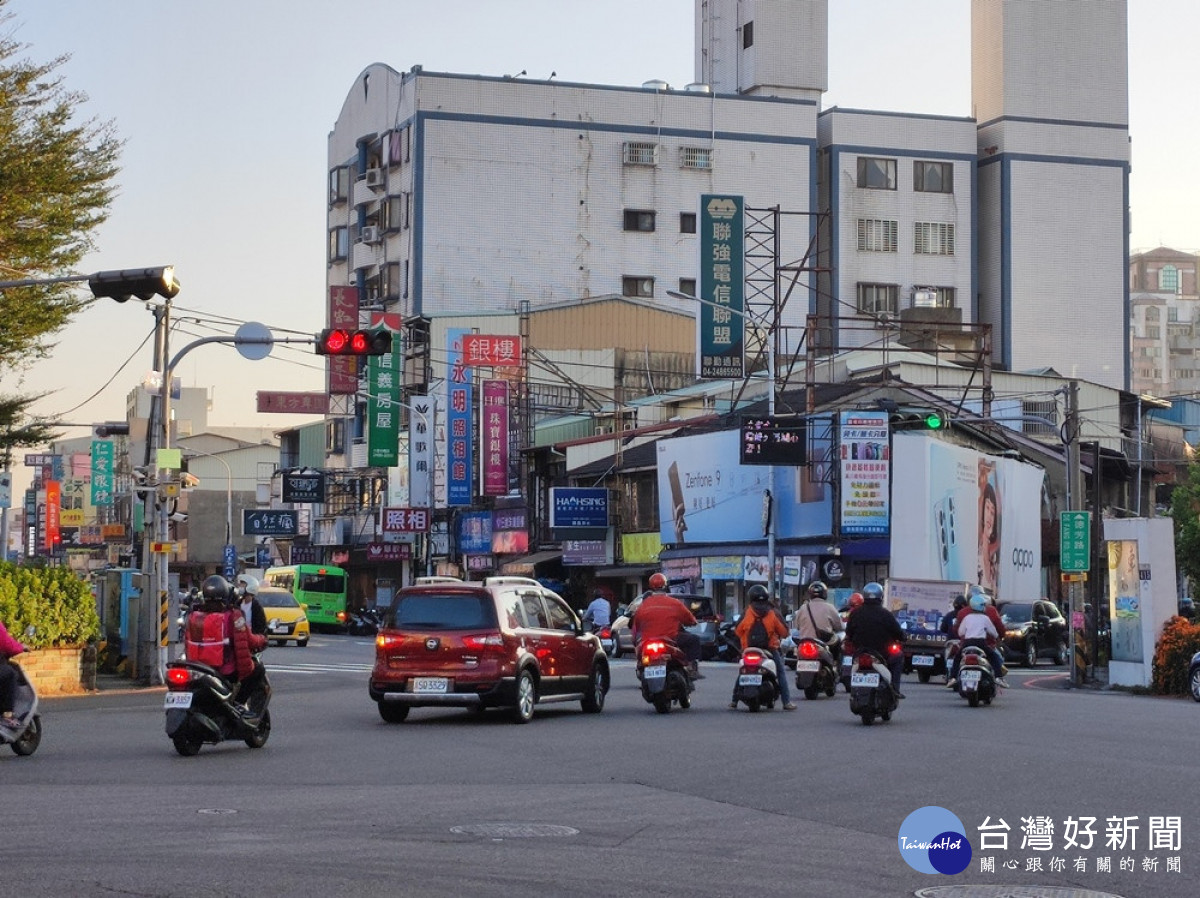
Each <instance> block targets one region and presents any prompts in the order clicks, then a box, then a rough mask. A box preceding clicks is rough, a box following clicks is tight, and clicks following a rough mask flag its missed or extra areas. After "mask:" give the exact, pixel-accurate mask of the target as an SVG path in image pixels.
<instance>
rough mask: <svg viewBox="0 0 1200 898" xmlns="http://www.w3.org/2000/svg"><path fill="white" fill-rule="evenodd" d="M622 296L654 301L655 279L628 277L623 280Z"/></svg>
mask: <svg viewBox="0 0 1200 898" xmlns="http://www.w3.org/2000/svg"><path fill="white" fill-rule="evenodd" d="M621 295H622V296H637V297H640V298H642V299H652V298H653V297H654V278H648V277H630V276H628V275H626V276H625V277H623V278H621Z"/></svg>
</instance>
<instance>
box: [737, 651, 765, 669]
mask: <svg viewBox="0 0 1200 898" xmlns="http://www.w3.org/2000/svg"><path fill="white" fill-rule="evenodd" d="M762 663H763V655H762V652H752V651H745V652H742V667H748V668H750V669H754V668H756V667H762Z"/></svg>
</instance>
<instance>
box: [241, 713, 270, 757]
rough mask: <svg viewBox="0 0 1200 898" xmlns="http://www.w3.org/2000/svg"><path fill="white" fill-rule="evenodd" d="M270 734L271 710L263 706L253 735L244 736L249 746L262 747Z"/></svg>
mask: <svg viewBox="0 0 1200 898" xmlns="http://www.w3.org/2000/svg"><path fill="white" fill-rule="evenodd" d="M270 736H271V711H270V709H269V708H264V709H263V712H262V717H260V718H259V721H258V726H257V727H256V728H255V730H254V733H253V735H250V736H247V737H246V740H245V741H246V744H247V745H249V746H250V747H251V748H262V747H263V746H264V745H266V744H267V739H268V738H270Z"/></svg>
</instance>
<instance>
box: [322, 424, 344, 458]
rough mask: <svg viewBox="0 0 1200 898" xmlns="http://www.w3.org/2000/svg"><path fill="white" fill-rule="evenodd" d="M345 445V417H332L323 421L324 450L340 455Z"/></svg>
mask: <svg viewBox="0 0 1200 898" xmlns="http://www.w3.org/2000/svg"><path fill="white" fill-rule="evenodd" d="M345 445H346V419H345V418H332V419H328V420H326V422H325V451H326V452H332V453H333V454H334V455H341V453H342V452H343V451H345Z"/></svg>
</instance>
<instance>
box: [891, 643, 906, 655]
mask: <svg viewBox="0 0 1200 898" xmlns="http://www.w3.org/2000/svg"><path fill="white" fill-rule="evenodd" d="M903 651H904V646H902V645H901V644H900V643H898V642H889V643H888V647H887V653H888V654H889V655H891V656H892V657H895V656H896V655H899V654H900V653H901V652H903Z"/></svg>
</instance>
